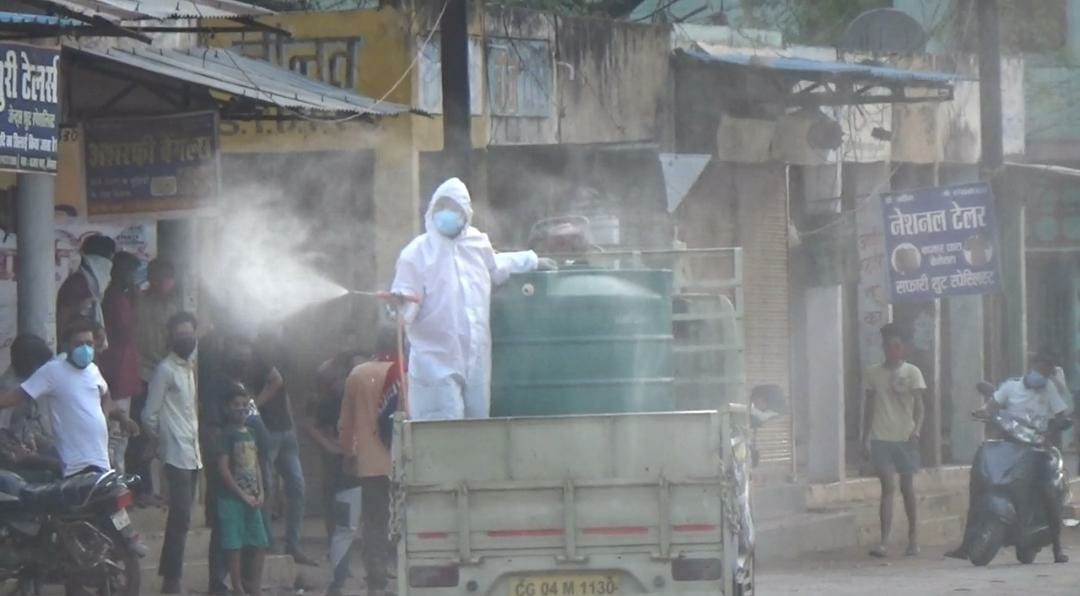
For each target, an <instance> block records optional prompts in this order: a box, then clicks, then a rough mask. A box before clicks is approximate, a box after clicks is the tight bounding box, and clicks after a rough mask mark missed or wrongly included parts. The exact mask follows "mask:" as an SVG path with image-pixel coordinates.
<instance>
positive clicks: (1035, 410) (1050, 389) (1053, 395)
mask: <svg viewBox="0 0 1080 596" xmlns="http://www.w3.org/2000/svg"><path fill="white" fill-rule="evenodd" d="M1056 365H1057V356H1056V355H1055V354H1054V353H1053V352H1052V351H1051V350H1049V349H1041V350H1039V351H1038V352H1037V353H1036V354H1035V355H1034V356H1032V357H1031V363H1030V367H1029V370H1028V372H1027V374H1025V375H1024V376H1023V377H1019V378H1014V379H1009V380H1008V381H1005V382H1004V383H1002V384H1001V387H999V388H998V390H997V391H996V392H995V393H994V398H993V399H992V400H991V401H990V402H989V403H987V404H986V410H987V411H989V412H990V413H991V414H992V413H993V412H996V411H998V410H1002V409H1003V410H1005V411H1006V412H1008V413H1010V414H1012V415H1013V416H1015V417H1017V418H1019V419H1021V420H1024V421H1025V422H1027V423H1028V424H1030V425H1031V426H1033V427H1034V428H1035V429H1036V430H1038V431H1039V432H1041V433H1044V434H1045V433H1047V432H1048V431H1050V430H1052V429H1051V424H1050V422H1051V420H1054V419H1055V418H1059V419H1062V422H1064V418H1066V412H1068V410H1069V406H1068V405H1066V403H1065V400H1064V399H1062V397H1061V394H1060V393H1059V391H1058V388H1057V386H1058V385H1059V384H1062V381H1061V380H1058V381H1055V379H1054V377H1055V376H1057V374H1058V370H1059V369H1058V368H1057V366H1056ZM1047 458H1048V459H1049V455H1047ZM1046 468H1047V470H1049V466H1046ZM1047 474H1049V472H1047ZM1039 485H1040V486H1039V491H1040V497H1041V499H1042V505H1043V507H1044V509H1045V511H1046V513H1047V515H1048V516H1049V518H1050V520H1049V524H1048V525H1049V529H1050V538H1051V541H1052V542H1053V551H1054V562H1055V563H1067V562H1068V561H1069V557H1068V555H1066V554H1065V553H1064V551H1062V549H1061V521H1062V511H1061V509H1060V503H1059V502H1058V496H1057V494H1056V492H1055V488H1054V486H1053V482H1052V479H1051V478H1048V477H1043V478H1040V479H1039ZM970 510H971V508H970V507H969V512H968V521H967V523H966V524H965V525H966V527H965V530H964V542H963V543H962V544H961V545H960V547H959V548H957V549H955V550H952V551H949V552H948V553H946V555H945V556H948V557H953V558H957V559H966V558H967V557H968V547H969V544H970V541H971V537H970V536H968V529H969V528H970V527H971V521H972V519H971V517H972V513H971V511H970Z"/></svg>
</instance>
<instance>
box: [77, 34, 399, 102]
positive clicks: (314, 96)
mask: <svg viewBox="0 0 1080 596" xmlns="http://www.w3.org/2000/svg"><path fill="white" fill-rule="evenodd" d="M67 49H70V50H73V51H77V52H81V53H83V54H87V55H90V56H95V57H97V58H101V59H104V60H109V61H112V62H117V63H120V64H123V65H125V66H131V67H134V68H138V69H141V70H145V71H147V72H152V73H155V74H159V75H164V76H167V77H170V78H173V79H179V80H182V81H187V82H189V83H194V84H196V85H200V86H203V87H208V88H211V89H216V90H218V91H223V92H225V93H229V94H231V95H235V96H239V97H247V98H250V99H254V100H258V101H261V102H264V103H269V104H273V105H276V106H279V107H284V108H290V109H294V110H314V111H321V112H348V113H354V114H377V115H392V114H400V113H402V112H406V111H409V108H408V107H407V106H403V105H400V104H396V103H389V102H378V101H376V100H374V99H371V98H370V97H364V96H363V95H359V94H357V93H353V92H351V91H348V90H345V89H341V88H338V87H334V86H332V85H327V84H326V83H322V82H319V81H316V80H313V79H309V78H307V77H305V76H302V75H299V74H296V73H294V72H291V71H288V70H285V69H283V68H279V67H277V66H274V65H273V64H270V63H269V62H264V61H262V60H253V59H251V58H246V57H244V56H241V55H239V54H237V53H235V52H230V51H228V50H223V49H209V48H195V49H190V50H166V49H160V48H149V47H145V48H144V47H136V48H131V49H116V48H109V49H105V50H93V49H88V48H80V47H75V46H67Z"/></svg>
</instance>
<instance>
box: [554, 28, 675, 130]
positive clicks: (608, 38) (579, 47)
mask: <svg viewBox="0 0 1080 596" xmlns="http://www.w3.org/2000/svg"><path fill="white" fill-rule="evenodd" d="M558 30H559V33H558V44H559V45H558V60H559V62H563V63H567V64H569V65H570V66H571V68H569V69H568V68H560V69H558V73H559V74H558V88H559V109H560V114H561V121H560V123H559V138H560V141H561V142H563V143H610V142H620V141H651V140H656V139H658V138H660V137H661V136H662V132H663V130H662V129H663V126H662V122H663V121H664V118H665V116H666V115H667V117H669V115H670V109H671V108H670V99H669V94H670V93H671V81H670V79H669V69H670V66H669V65H670V63H671V60H670V58H669V53H670V50H671V39H670V32H669V29H667V28H664V27H656V26H646V25H632V24H626V23H613V22H611V21H604V20H600V19H576V18H569V17H559V19H558Z"/></svg>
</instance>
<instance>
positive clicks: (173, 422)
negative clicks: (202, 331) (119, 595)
mask: <svg viewBox="0 0 1080 596" xmlns="http://www.w3.org/2000/svg"><path fill="white" fill-rule="evenodd" d="M167 329H168V337H169V346H170V347H171V349H172V351H171V352H170V353H169V355H168V356H166V357H165V359H164V360H162V361H161V364H159V365H158V367H157V370H155V371H154V377H153V378H152V379H151V381H150V389H149V390H148V392H147V398H146V408H145V409H144V410H143V428H144V429H145V430H146V433H147V434H148V435H149V436H150V437H151V438H152V439H154V440H156V441H157V442H158V444H159V453H160V456H161V460H162V463H163V464H164V465H165V478H166V486H167V487H168V491H169V493H168V505H169V517H168V521H167V522H166V524H165V542H164V544H163V545H162V547H161V563H160V565H159V567H158V575H160V576H161V577H162V580H163V583H162V588H161V593H162V594H179V593H181V591H182V586H181V575H182V572H183V568H184V547H185V544H186V539H187V533H188V529H189V528H190V526H191V506H192V503H193V502H194V500H195V480H196V477H197V475H198V473H199V470H200V469H202V454H201V453H200V452H199V419H198V418H199V417H198V414H199V408H198V400H197V395H196V385H195V364H194V354H195V346H196V338H195V331H196V321H195V316H194V315H192V314H191V313H189V312H181V313H178V314H175V315H173V316H172V318H170V319H169V324H168V328H167Z"/></svg>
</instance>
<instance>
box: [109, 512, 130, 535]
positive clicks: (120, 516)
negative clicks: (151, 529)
mask: <svg viewBox="0 0 1080 596" xmlns="http://www.w3.org/2000/svg"><path fill="white" fill-rule="evenodd" d="M112 523H113V526H115V527H116V529H117V530H123V529H124V528H126V527H128V526H130V525H131V518H130V517H128V512H127V509H121V510H120V511H117V512H116V513H114V514H112Z"/></svg>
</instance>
